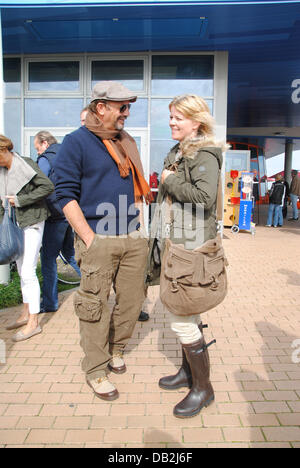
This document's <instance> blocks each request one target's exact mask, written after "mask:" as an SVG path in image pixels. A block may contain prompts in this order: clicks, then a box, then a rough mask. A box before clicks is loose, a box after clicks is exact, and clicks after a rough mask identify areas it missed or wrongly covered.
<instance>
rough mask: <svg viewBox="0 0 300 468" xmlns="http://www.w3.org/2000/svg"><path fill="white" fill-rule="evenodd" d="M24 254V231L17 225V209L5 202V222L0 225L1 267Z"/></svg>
mask: <svg viewBox="0 0 300 468" xmlns="http://www.w3.org/2000/svg"><path fill="white" fill-rule="evenodd" d="M23 253H24V231H23V229H21V228H20V227H19V226H18V225H17V221H16V214H15V208H14V207H11V208H10V213H9V204H8V201H6V202H5V207H4V216H3V221H2V223H1V224H0V265H6V264H9V263H11V262H14V261H16V260H17V259H18V258H19V257H21V256H22V255H23Z"/></svg>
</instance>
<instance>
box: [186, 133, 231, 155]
mask: <svg viewBox="0 0 300 468" xmlns="http://www.w3.org/2000/svg"><path fill="white" fill-rule="evenodd" d="M204 148H210V149H211V150H212V149H213V150H214V152H216V153H219V152H220V153H221V156H222V152H223V151H226V150H227V149H229V148H230V146H229V145H227V144H226V143H225V142H223V141H216V140H215V139H214V138H209V137H206V138H203V137H198V138H192V139H186V140H184V141H182V142H181V143H180V144H179V150H180V151H181V153H182V156H183V157H184V158H189V159H194V158H195V156H196V155H197V153H198V152H199V150H201V149H204ZM216 150H217V151H216Z"/></svg>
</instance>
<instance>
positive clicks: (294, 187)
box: [289, 171, 300, 221]
mask: <svg viewBox="0 0 300 468" xmlns="http://www.w3.org/2000/svg"><path fill="white" fill-rule="evenodd" d="M299 197H300V179H299V177H298V171H292V182H291V187H290V198H291V202H292V208H293V216H292V217H291V218H289V221H297V219H298V206H297V203H298V198H299Z"/></svg>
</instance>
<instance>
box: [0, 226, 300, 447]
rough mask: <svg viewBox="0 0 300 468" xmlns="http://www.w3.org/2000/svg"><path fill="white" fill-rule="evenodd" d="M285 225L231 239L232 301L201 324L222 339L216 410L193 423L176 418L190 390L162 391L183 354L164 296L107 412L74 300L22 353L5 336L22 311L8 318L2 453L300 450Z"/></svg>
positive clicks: (130, 353) (295, 298) (297, 291)
mask: <svg viewBox="0 0 300 468" xmlns="http://www.w3.org/2000/svg"><path fill="white" fill-rule="evenodd" d="M285 224H286V225H285V226H284V227H283V228H279V229H278V228H277V229H274V228H266V227H258V228H257V232H256V235H255V236H251V235H250V234H249V233H247V232H243V233H242V232H240V233H239V234H235V235H234V234H232V233H231V232H230V230H228V229H227V230H226V231H225V239H224V246H225V249H226V253H227V256H228V259H229V262H230V268H229V270H228V273H229V284H230V289H229V294H228V296H227V298H226V300H225V301H224V302H223V304H222V305H220V306H219V307H218V308H217V309H216V310H213V311H210V312H209V313H208V314H206V317H204V318H205V321H206V322H207V323H208V324H209V328H208V330H207V331H206V336H207V339H208V340H210V339H211V338H216V340H217V343H216V345H214V346H211V347H210V356H211V363H212V382H213V386H214V388H215V394H216V401H215V403H214V404H212V405H211V406H210V407H209V408H206V409H204V410H203V411H202V412H201V413H200V415H198V416H196V417H194V418H191V419H186V420H179V419H176V418H174V417H173V414H172V409H173V406H174V404H176V403H177V402H178V401H180V400H181V399H182V398H183V396H184V395H185V391H182V390H180V391H175V392H167V391H163V390H161V389H160V388H159V387H158V385H157V382H158V379H159V378H160V377H161V376H162V375H164V374H168V373H172V372H174V371H175V369H176V366H177V365H178V364H179V362H180V357H179V355H180V352H179V345H178V343H177V341H176V339H175V337H174V335H173V333H172V332H171V331H170V329H169V325H168V320H167V316H166V314H165V313H164V311H163V309H162V306H161V303H160V301H159V299H158V289H157V288H156V287H155V288H151V290H150V293H149V299H148V301H147V304H146V309H147V310H148V312H149V313H150V320H149V322H147V323H140V322H139V323H138V324H137V326H136V329H135V332H134V336H133V337H132V339H131V341H130V345H129V346H128V348H127V352H126V355H125V357H126V363H127V367H128V371H127V373H125V374H123V375H119V376H117V375H114V374H112V375H111V380H112V381H113V382H114V383H115V384H116V385H117V387H118V389H119V391H120V398H119V399H118V400H116V401H114V402H109V403H106V402H103V401H101V400H99V399H97V398H95V397H94V395H93V394H92V393H91V390H90V388H89V387H88V386H87V385H86V383H85V378H84V375H83V374H82V372H81V367H80V361H81V358H82V352H81V348H80V345H79V334H78V323H77V319H76V317H75V315H74V312H73V307H72V293H71V294H70V293H67V294H64V295H63V296H61V300H63V303H62V305H61V307H60V309H59V311H58V312H56V313H55V314H45V315H44V316H41V321H42V324H43V334H41V335H39V336H36V337H34V338H32V339H31V340H29V341H27V342H23V343H16V344H14V343H12V342H11V340H10V337H11V335H12V334H13V332H5V331H4V327H5V325H6V324H7V323H8V322H10V321H11V320H12V319H13V318H14V317H16V316H17V315H18V312H19V309H18V308H14V309H9V310H8V309H6V310H2V311H0V338H1V339H2V340H4V342H5V345H6V364H4V365H0V447H12V446H13V447H31V446H32V447H73V446H75V447H107V448H121V447H128V448H129V447H130V448H132V447H154V448H158V447H162V448H164V447H172V448H174V447H178V448H191V447H298V448H300V427H299V424H300V255H299V254H300V222H298V223H288V222H286V223H285ZM111 300H113V298H111ZM296 340H298V341H296ZM1 344H2V348H3V343H1V342H0V345H1ZM293 345H294V346H295V347H293ZM298 361H299V362H298Z"/></svg>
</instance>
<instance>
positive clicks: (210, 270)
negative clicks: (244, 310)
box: [146, 95, 227, 418]
mask: <svg viewBox="0 0 300 468" xmlns="http://www.w3.org/2000/svg"><path fill="white" fill-rule="evenodd" d="M169 109H170V128H171V132H172V139H173V140H177V141H178V142H179V143H178V144H177V145H176V146H174V147H173V148H172V149H171V151H170V152H169V154H168V156H167V157H166V159H165V161H164V170H163V172H162V175H161V185H160V188H159V194H158V199H157V203H158V207H157V208H156V212H155V215H154V218H153V223H154V226H153V223H152V226H151V239H150V253H149V262H148V267H149V269H148V272H147V280H146V282H147V283H148V285H151V284H152V285H153V284H157V278H158V270H159V269H161V273H160V298H161V301H162V303H163V304H164V306H165V307H166V309H167V310H168V312H169V314H170V322H171V329H172V330H173V331H174V332H175V333H176V335H177V337H178V339H179V341H180V343H181V346H182V365H181V367H180V369H179V371H178V373H177V374H176V375H172V376H167V377H163V378H161V379H160V381H159V386H160V387H161V388H163V389H166V390H174V389H178V388H181V387H188V388H190V391H189V393H188V394H187V396H186V397H185V398H184V399H183V400H182V401H181V402H180V403H178V404H177V405H176V407H175V408H174V415H175V416H176V417H179V418H185V417H192V416H195V415H197V414H198V413H199V412H200V411H201V409H202V408H203V407H204V406H208V405H209V404H210V403H211V402H212V401H213V400H214V391H213V388H212V385H211V382H210V365H209V357H208V351H207V347H208V346H209V345H210V344H212V343H210V344H209V345H207V344H206V343H205V340H204V336H203V325H202V322H201V319H200V313H202V312H205V311H207V310H209V309H211V308H212V307H215V306H216V305H217V304H219V303H220V302H221V301H222V300H223V299H224V297H225V295H226V290H227V280H226V270H225V266H226V264H227V263H226V258H225V256H224V252H223V248H222V245H221V239H220V238H219V237H218V236H217V219H216V205H217V195H218V189H219V198H220V193H221V184H219V179H220V172H221V167H222V151H223V150H225V149H226V148H227V145H224V144H221V143H218V142H216V140H215V137H214V134H213V128H214V120H213V117H212V116H211V114H210V112H209V108H208V106H207V104H206V102H205V101H204V100H203V99H202V98H200V97H199V96H196V95H183V96H178V97H176V98H174V99H173V101H172V102H171V103H170V105H169ZM219 201H220V200H219ZM219 205H220V203H219ZM159 254H160V256H161V258H162V261H161V265H160V262H159V260H158V258H159ZM214 341H215V340H214ZM214 341H213V342H214Z"/></svg>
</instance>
